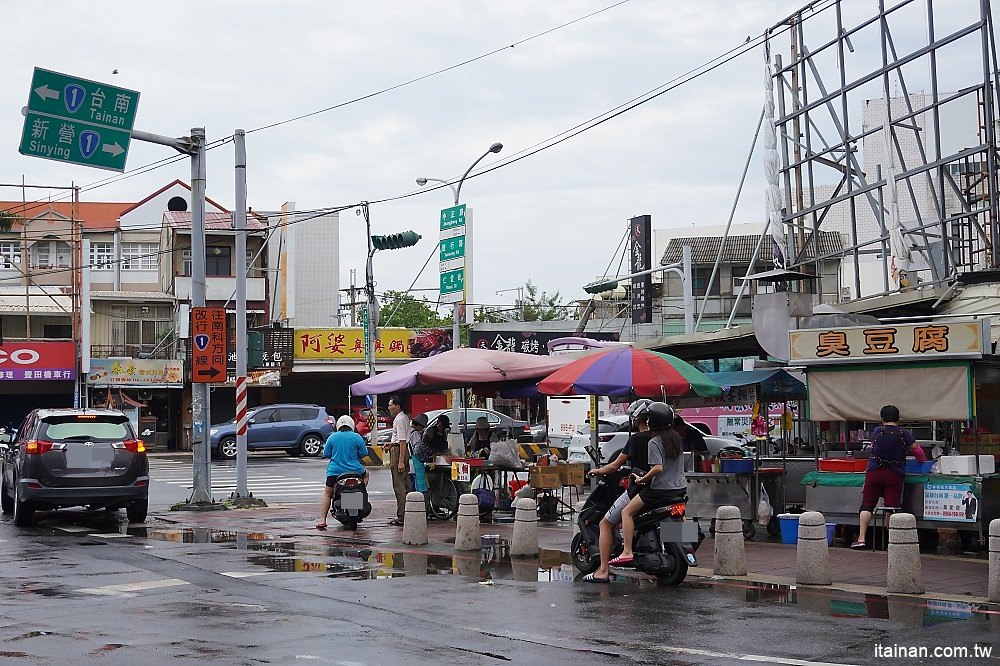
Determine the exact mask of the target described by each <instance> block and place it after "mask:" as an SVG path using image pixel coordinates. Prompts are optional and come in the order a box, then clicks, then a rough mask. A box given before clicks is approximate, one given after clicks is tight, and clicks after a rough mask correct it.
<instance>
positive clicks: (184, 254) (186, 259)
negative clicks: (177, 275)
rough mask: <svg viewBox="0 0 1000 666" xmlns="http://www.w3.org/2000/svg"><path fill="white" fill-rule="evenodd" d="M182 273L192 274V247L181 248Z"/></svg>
mask: <svg viewBox="0 0 1000 666" xmlns="http://www.w3.org/2000/svg"><path fill="white" fill-rule="evenodd" d="M181 275H186V276H188V277H190V276H191V248H187V249H186V250H181Z"/></svg>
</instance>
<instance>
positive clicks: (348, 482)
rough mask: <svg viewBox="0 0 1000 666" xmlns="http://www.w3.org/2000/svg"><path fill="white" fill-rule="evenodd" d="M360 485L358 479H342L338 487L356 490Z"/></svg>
mask: <svg viewBox="0 0 1000 666" xmlns="http://www.w3.org/2000/svg"><path fill="white" fill-rule="evenodd" d="M360 483H361V482H360V481H358V479H344V480H343V481H341V482H340V485H342V486H344V487H345V488H357V487H358V485H360Z"/></svg>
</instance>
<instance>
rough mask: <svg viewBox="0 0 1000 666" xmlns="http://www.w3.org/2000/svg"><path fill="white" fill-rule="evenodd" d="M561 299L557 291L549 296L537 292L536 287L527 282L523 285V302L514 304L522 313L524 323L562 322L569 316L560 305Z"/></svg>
mask: <svg viewBox="0 0 1000 666" xmlns="http://www.w3.org/2000/svg"><path fill="white" fill-rule="evenodd" d="M561 299H562V297H561V296H560V295H559V292H558V291H557V292H556V293H554V294H552V295H551V296H550V295H548V294H547V293H545V292H544V291H542V292H539V290H538V287H537V286H535V285H534V284H532V282H531V280H528V281H527V282H525V283H524V301H523V302H521V301H520V300H518V301H516V303H517V306H518V308H519V309H522V310H523V311H524V321H562V320H564V319H568V318H569V315H568V313H567V310H566V308H565V307H563V306H562V305H561V304H560V302H559V301H560V300H561Z"/></svg>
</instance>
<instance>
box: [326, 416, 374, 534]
mask: <svg viewBox="0 0 1000 666" xmlns="http://www.w3.org/2000/svg"><path fill="white" fill-rule="evenodd" d="M367 455H368V446H367V445H366V444H365V440H364V439H362V438H361V435H359V434H358V433H356V432H354V419H352V418H351V417H350V416H347V415H346V414H345V415H344V416H341V417H340V418H339V419H337V431H336V432H334V433H331V434H330V436H329V437H328V438H327V440H326V446H324V447H323V457H324V458H329V459H330V462H329V463H328V464H327V466H326V488H324V489H323V501H322V503H321V507H322V510H321V511H320V514H319V521H317V522H316V529H318V530H325V529H326V514H327V513H328V512H329V511H330V503H331V502H332V501H333V488H334V486H335V485H336V483H337V477H339V476H341V475H342V474H359V475H361V477H362V479H361V483H363V484H365V485H367V484H368V470H366V469H365V465H364V463H363V462H361V461H362V460H363V459H364V458H365V456H367ZM365 498H366V500H365V501H367V493H365Z"/></svg>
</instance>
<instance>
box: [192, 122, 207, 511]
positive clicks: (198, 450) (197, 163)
mask: <svg viewBox="0 0 1000 666" xmlns="http://www.w3.org/2000/svg"><path fill="white" fill-rule="evenodd" d="M191 143H192V144H193V145H192V147H193V148H194V154H193V155H192V157H191V306H192V307H193V308H203V307H205V172H206V169H205V128H204V127H195V128H192V129H191ZM194 371H195V370H194V368H193V367H192V372H194ZM210 391H211V386H210V385H209V384H207V383H201V382H192V383H191V426H192V442H191V446H192V449H193V451H194V455H193V459H194V475H193V476H194V478H193V485H194V487H193V488H192V490H191V499H190V500H189V501H190V502H192V503H194V502H211V501H213V500H212V468H211V452H210V451H209V433H208V429H209V428H210V427H211V423H212V414H211V411H212V405H211V392H210Z"/></svg>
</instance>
